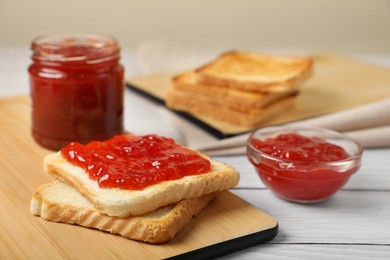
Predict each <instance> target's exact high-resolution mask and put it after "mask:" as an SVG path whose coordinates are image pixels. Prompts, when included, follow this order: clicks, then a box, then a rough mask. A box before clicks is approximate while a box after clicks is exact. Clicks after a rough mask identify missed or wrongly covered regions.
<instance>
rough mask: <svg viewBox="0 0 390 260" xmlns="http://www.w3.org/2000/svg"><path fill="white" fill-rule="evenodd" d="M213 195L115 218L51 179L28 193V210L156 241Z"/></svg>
mask: <svg viewBox="0 0 390 260" xmlns="http://www.w3.org/2000/svg"><path fill="white" fill-rule="evenodd" d="M215 195H216V193H210V194H207V195H204V196H201V197H198V198H194V199H187V200H182V201H180V202H178V203H176V204H171V205H168V206H165V207H162V208H159V209H157V210H155V211H153V212H150V213H148V214H145V215H143V216H130V217H126V218H118V217H110V216H107V215H105V214H102V213H100V212H99V211H97V210H96V209H95V208H94V206H93V204H92V203H91V202H89V201H88V200H87V199H86V198H84V197H83V196H82V195H81V194H80V193H79V192H77V191H76V190H75V189H74V188H73V187H71V186H69V185H67V184H65V183H62V182H60V181H53V182H50V183H46V184H43V185H41V186H39V187H38V188H37V189H36V191H35V193H34V194H33V196H32V200H31V204H30V211H31V213H32V214H34V215H36V216H40V217H41V218H43V219H45V220H49V221H54V222H61V223H67V224H77V225H80V226H84V227H88V228H95V229H99V230H103V231H107V232H110V233H112V234H118V235H121V236H123V237H126V238H130V239H134V240H139V241H144V242H148V243H153V244H158V243H164V242H166V241H168V240H170V239H172V238H173V237H174V236H175V235H176V234H177V233H178V232H179V231H180V230H182V229H183V228H184V227H185V225H186V224H187V223H189V222H190V221H191V219H192V218H193V217H194V216H196V215H198V214H199V213H200V212H201V211H202V210H203V209H204V208H205V207H206V206H207V205H208V203H209V202H210V201H211V200H212V199H213V198H214V197H215Z"/></svg>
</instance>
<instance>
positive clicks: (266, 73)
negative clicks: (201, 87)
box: [196, 51, 313, 92]
mask: <svg viewBox="0 0 390 260" xmlns="http://www.w3.org/2000/svg"><path fill="white" fill-rule="evenodd" d="M312 67H313V60H312V59H311V58H310V57H298V56H276V55H267V54H262V53H256V52H244V51H231V52H226V53H224V54H222V55H221V56H219V57H218V58H217V59H215V60H214V61H212V62H211V63H209V64H207V65H204V66H202V67H200V68H198V69H197V70H196V73H197V75H198V80H199V82H200V83H202V84H209V85H217V86H227V87H232V88H236V89H241V90H246V91H257V92H283V91H286V90H288V89H291V88H296V86H297V85H298V84H300V83H301V82H302V81H303V80H305V79H306V78H307V77H308V76H310V74H311V71H312Z"/></svg>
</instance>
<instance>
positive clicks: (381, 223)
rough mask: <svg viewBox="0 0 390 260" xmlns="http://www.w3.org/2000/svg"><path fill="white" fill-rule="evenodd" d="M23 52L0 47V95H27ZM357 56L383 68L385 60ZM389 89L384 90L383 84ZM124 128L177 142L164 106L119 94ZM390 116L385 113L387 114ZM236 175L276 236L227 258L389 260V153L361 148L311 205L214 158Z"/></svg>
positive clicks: (243, 163) (233, 159)
mask: <svg viewBox="0 0 390 260" xmlns="http://www.w3.org/2000/svg"><path fill="white" fill-rule="evenodd" d="M29 56H30V52H29V49H28V46H22V47H0V96H14V95H27V94H28V76H27V67H28V65H29V63H30V61H29ZM122 56H123V64H124V65H125V68H126V75H127V76H132V75H137V74H139V73H140V70H139V68H138V66H137V62H136V55H135V53H134V52H133V51H123V53H122ZM357 57H359V58H362V59H365V60H367V61H370V62H374V63H378V64H382V65H385V66H389V67H390V55H387V56H372V55H358V56H357ZM389 87H390V86H389ZM125 102H126V111H125V113H126V119H125V126H126V128H127V130H129V131H132V132H135V133H137V134H146V133H159V134H164V135H168V136H171V137H173V138H176V139H179V140H180V141H181V142H183V141H184V142H185V140H181V136H180V133H178V131H177V129H174V128H173V127H172V126H171V125H170V124H169V122H167V120H166V118H165V117H164V116H163V114H164V111H163V110H164V108H162V107H161V106H159V105H157V104H154V103H152V102H150V101H149V100H145V99H144V98H141V97H139V96H137V95H135V94H133V93H132V92H130V91H126V101H125ZM389 116H390V112H389ZM215 159H217V160H220V161H223V162H226V163H228V164H231V165H232V166H234V167H235V168H236V169H237V170H238V171H239V172H240V173H241V181H240V184H239V185H238V187H236V188H234V189H233V190H232V191H233V192H234V193H235V194H237V195H238V196H240V197H241V198H243V199H245V200H246V201H248V202H249V203H251V204H253V205H254V206H256V207H258V208H259V209H262V210H263V211H265V212H267V213H268V214H270V215H272V216H273V217H275V218H276V219H277V220H278V223H279V234H278V235H277V237H276V238H275V239H274V240H272V241H271V242H268V243H267V244H262V245H258V246H255V247H251V248H249V249H246V250H242V251H239V252H237V253H234V254H231V255H228V256H226V257H225V258H227V259H229V258H231V259H390V148H387V149H372V150H365V151H364V154H363V161H362V167H361V169H360V170H359V172H358V173H356V174H355V175H353V176H352V178H351V180H350V181H349V182H348V183H347V185H346V186H345V187H344V188H343V189H342V190H341V191H340V192H338V193H337V194H336V195H335V196H333V197H332V198H331V199H329V200H327V201H325V202H322V203H318V204H312V205H301V204H295V203H289V202H286V201H283V200H281V199H279V198H277V197H275V196H274V195H273V194H272V193H271V192H270V191H269V190H268V189H266V188H265V187H264V185H263V184H262V183H261V181H260V179H259V178H258V176H257V175H256V173H255V171H254V169H253V168H252V166H251V165H250V164H249V162H248V160H247V159H246V157H245V156H226V157H215Z"/></svg>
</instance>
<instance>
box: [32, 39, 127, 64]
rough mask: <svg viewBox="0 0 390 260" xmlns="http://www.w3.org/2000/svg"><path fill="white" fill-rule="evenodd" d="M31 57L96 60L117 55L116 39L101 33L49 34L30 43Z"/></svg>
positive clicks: (69, 60)
mask: <svg viewBox="0 0 390 260" xmlns="http://www.w3.org/2000/svg"><path fill="white" fill-rule="evenodd" d="M31 49H32V51H33V59H38V60H51V61H61V62H78V61H88V62H91V61H96V60H101V59H106V58H107V57H110V56H113V55H117V54H118V53H119V50H120V47H119V43H118V41H117V40H116V39H115V38H114V37H112V36H108V35H103V34H80V33H70V34H51V35H43V36H39V37H37V38H35V39H34V40H33V41H32V43H31Z"/></svg>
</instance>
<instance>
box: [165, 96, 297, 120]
mask: <svg viewBox="0 0 390 260" xmlns="http://www.w3.org/2000/svg"><path fill="white" fill-rule="evenodd" d="M294 103H295V96H290V97H285V98H283V99H281V100H278V101H276V102H274V103H271V104H269V105H268V106H266V107H263V108H251V109H245V108H242V107H236V106H231V105H229V104H226V103H224V102H223V101H221V100H219V99H213V98H208V97H204V96H200V95H196V94H188V93H186V92H184V91H177V90H170V91H169V92H168V94H167V99H166V106H167V107H169V108H171V109H174V110H179V111H185V112H189V113H193V114H201V115H205V116H210V117H213V118H216V119H219V120H221V121H225V122H229V123H231V124H236V125H241V126H249V127H254V126H258V125H260V124H262V123H264V122H265V121H267V120H268V119H270V118H272V117H274V116H276V115H278V114H280V113H282V112H284V111H286V110H288V109H290V108H292V107H293V106H294Z"/></svg>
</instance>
